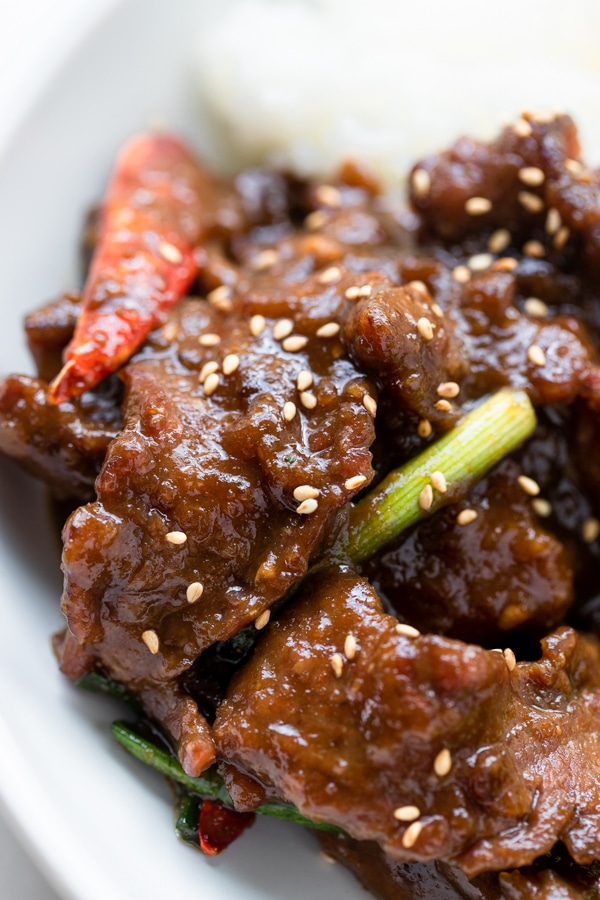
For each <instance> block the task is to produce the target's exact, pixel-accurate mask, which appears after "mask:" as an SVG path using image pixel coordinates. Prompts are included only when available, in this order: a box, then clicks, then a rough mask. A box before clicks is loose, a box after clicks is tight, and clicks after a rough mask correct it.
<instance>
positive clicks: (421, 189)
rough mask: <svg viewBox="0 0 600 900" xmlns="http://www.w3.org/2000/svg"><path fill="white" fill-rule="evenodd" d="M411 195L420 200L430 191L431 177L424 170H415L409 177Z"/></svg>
mask: <svg viewBox="0 0 600 900" xmlns="http://www.w3.org/2000/svg"><path fill="white" fill-rule="evenodd" d="M411 183H412V189H413V194H414V195H415V197H418V198H419V200H422V199H423V198H424V197H426V196H427V195H428V194H429V191H430V190H431V176H430V175H429V172H427V171H426V170H425V169H415V170H414V172H413V173H412V177H411Z"/></svg>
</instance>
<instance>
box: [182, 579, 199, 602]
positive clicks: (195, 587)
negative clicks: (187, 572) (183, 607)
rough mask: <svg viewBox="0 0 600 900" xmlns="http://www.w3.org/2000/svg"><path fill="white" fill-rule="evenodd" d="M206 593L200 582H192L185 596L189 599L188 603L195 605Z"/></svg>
mask: <svg viewBox="0 0 600 900" xmlns="http://www.w3.org/2000/svg"><path fill="white" fill-rule="evenodd" d="M203 593H204V585H203V584H201V583H200V582H199V581H192V583H191V584H188V586H187V590H186V592H185V596H186V597H187V602H188V603H195V602H196V600H199V599H200V597H201V596H202V594H203Z"/></svg>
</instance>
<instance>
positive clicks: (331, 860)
mask: <svg viewBox="0 0 600 900" xmlns="http://www.w3.org/2000/svg"><path fill="white" fill-rule="evenodd" d="M319 856H320V857H321V859H322V860H323V861H324V862H326V863H330V864H331V865H335V859H334V858H333V856H330V855H329V853H325V851H324V850H319Z"/></svg>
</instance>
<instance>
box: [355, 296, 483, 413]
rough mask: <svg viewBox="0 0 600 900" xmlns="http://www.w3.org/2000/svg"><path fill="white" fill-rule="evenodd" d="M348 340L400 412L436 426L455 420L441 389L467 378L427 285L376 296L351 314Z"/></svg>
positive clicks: (458, 346) (460, 352)
mask: <svg viewBox="0 0 600 900" xmlns="http://www.w3.org/2000/svg"><path fill="white" fill-rule="evenodd" d="M344 341H345V343H346V346H347V347H348V350H349V353H350V355H351V356H352V357H353V358H354V359H356V360H357V362H358V364H359V365H361V366H363V367H365V369H366V370H367V371H370V372H372V373H373V374H374V375H376V376H378V377H379V378H380V379H381V380H382V382H383V385H384V388H385V390H386V392H387V393H389V395H390V399H391V400H392V401H395V402H396V403H398V404H400V407H401V408H402V409H404V410H407V411H410V412H413V413H415V414H416V415H418V416H420V417H422V418H426V419H428V420H429V421H430V422H435V423H439V422H444V423H446V424H447V425H448V424H451V423H452V422H453V421H455V420H456V419H457V417H458V413H457V411H456V410H455V411H454V412H452V410H451V409H448V408H447V405H448V406H449V404H448V401H447V400H444V403H442V404H441V405H440V403H439V401H440V395H439V394H438V388H440V386H441V385H443V384H445V383H447V382H456V381H457V380H460V379H461V378H462V377H463V375H464V373H465V363H466V360H465V357H464V352H463V350H462V346H461V342H460V340H459V339H458V338H457V337H456V336H455V334H454V326H453V323H452V321H451V320H450V319H448V317H446V316H444V315H443V313H442V312H441V310H440V308H439V307H436V306H435V304H434V301H433V299H432V297H431V295H430V294H429V292H428V291H427V289H426V288H425V287H424V286H423V285H420V284H416V283H409V284H408V285H405V286H403V287H386V286H382V287H381V288H379V289H378V290H374V291H372V292H371V294H370V295H369V296H368V297H367V298H366V299H364V300H360V301H359V302H358V303H357V304H356V306H355V307H354V309H353V310H352V311H351V313H350V315H349V317H348V320H347V322H346V325H345V329H344Z"/></svg>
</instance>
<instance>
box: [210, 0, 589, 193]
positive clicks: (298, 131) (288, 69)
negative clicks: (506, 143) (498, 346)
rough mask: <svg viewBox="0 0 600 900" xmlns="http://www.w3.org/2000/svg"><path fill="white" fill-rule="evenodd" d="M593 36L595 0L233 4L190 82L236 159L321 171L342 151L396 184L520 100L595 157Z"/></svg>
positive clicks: (485, 131) (327, 171)
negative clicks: (568, 129)
mask: <svg viewBox="0 0 600 900" xmlns="http://www.w3.org/2000/svg"><path fill="white" fill-rule="evenodd" d="M599 37H600V3H598V2H597V0H570V2H569V3H568V4H567V3H564V0H561V2H555V0H502V3H501V4H500V3H498V4H492V3H487V4H485V3H482V2H481V0H412V2H411V3H407V2H405V0H321V2H319V3H309V2H301V0H296V2H290V0H288V2H283V0H280V2H275V3H269V2H267V0H241V2H233V3H232V4H231V5H230V6H228V7H227V11H226V12H225V13H224V14H222V15H220V16H219V17H218V20H217V22H216V24H215V25H214V26H213V27H212V28H210V29H209V30H208V31H207V33H206V34H205V35H204V37H203V40H202V44H201V47H200V54H199V58H200V84H201V89H202V91H203V94H204V96H205V99H206V100H207V102H208V104H209V106H210V108H211V109H212V111H213V113H214V114H215V115H216V116H217V118H218V119H219V121H220V123H221V124H222V126H224V129H225V132H226V134H227V139H228V142H229V144H230V147H231V148H232V150H233V159H232V160H230V162H233V164H234V165H236V166H239V165H244V164H255V163H262V162H269V163H273V164H275V165H279V166H286V167H288V168H290V167H291V168H292V169H294V170H295V171H297V172H298V173H300V174H304V175H315V176H318V177H323V178H327V177H330V176H331V175H332V174H333V173H335V170H336V168H337V166H338V165H339V164H340V162H342V161H343V160H344V159H346V158H348V157H351V156H353V157H358V158H360V159H363V160H365V161H367V162H368V163H370V165H371V166H372V167H373V169H374V170H375V171H376V173H377V174H378V175H379V176H380V177H381V178H382V179H383V180H384V182H385V183H386V184H387V185H388V187H394V186H398V185H399V183H400V181H401V180H402V182H403V179H404V176H405V174H406V172H407V170H408V168H409V167H410V166H411V164H412V163H413V162H415V161H416V160H417V159H418V158H420V157H421V156H423V155H425V154H427V153H430V152H433V151H435V150H439V149H442V148H444V147H446V146H447V145H448V144H449V143H450V142H451V141H453V140H454V139H455V138H456V137H458V136H459V135H460V134H471V135H474V136H478V137H482V138H489V137H491V136H492V135H493V134H494V132H495V131H496V130H497V129H498V126H499V124H500V122H501V121H502V120H503V119H504V120H506V119H514V118H515V117H516V116H517V115H518V114H519V113H520V112H521V111H523V110H526V109H531V110H537V111H542V110H544V111H546V110H549V109H558V110H564V111H567V112H569V113H570V114H571V115H573V117H574V118H575V119H576V121H577V123H578V125H579V127H580V132H581V135H582V139H583V144H584V150H585V153H586V155H587V158H588V160H589V161H590V162H594V161H600V54H599V53H598V50H597V46H598V38H599Z"/></svg>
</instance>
